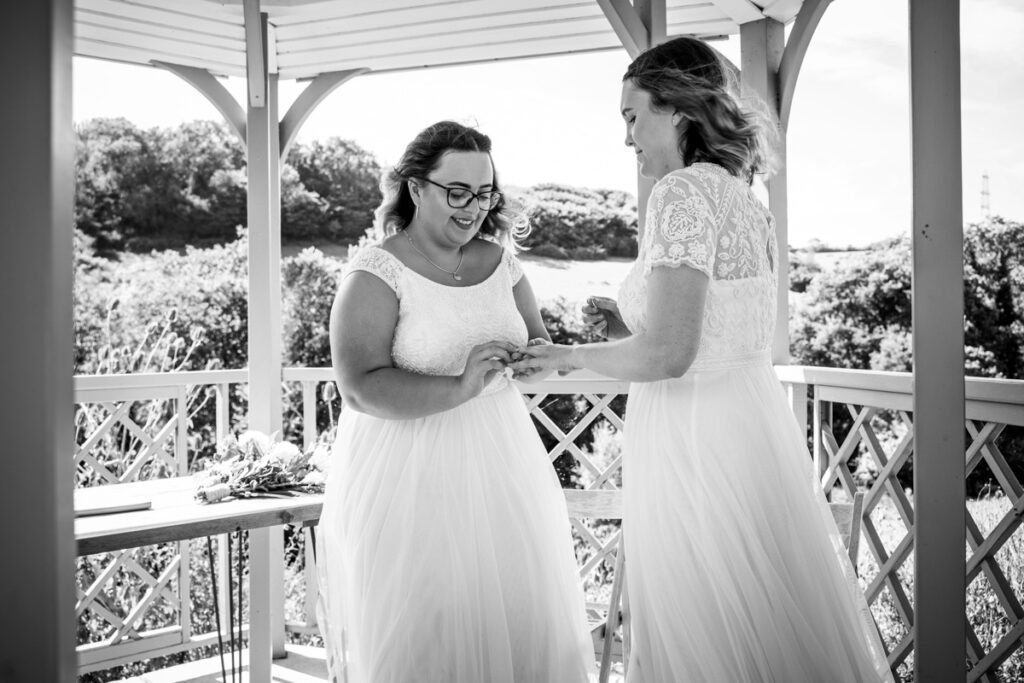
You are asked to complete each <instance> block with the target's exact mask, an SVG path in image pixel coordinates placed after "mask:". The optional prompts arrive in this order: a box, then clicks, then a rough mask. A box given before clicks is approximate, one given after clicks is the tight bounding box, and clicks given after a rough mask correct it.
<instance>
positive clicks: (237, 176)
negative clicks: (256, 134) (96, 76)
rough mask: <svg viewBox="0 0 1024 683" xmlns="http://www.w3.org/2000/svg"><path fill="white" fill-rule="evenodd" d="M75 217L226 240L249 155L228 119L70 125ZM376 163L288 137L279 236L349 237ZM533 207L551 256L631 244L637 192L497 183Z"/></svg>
mask: <svg viewBox="0 0 1024 683" xmlns="http://www.w3.org/2000/svg"><path fill="white" fill-rule="evenodd" d="M75 137H76V140H75V152H76V154H75V176H76V177H75V180H76V184H75V226H76V228H77V229H78V230H79V231H81V232H82V234H83V235H84V236H85V237H87V238H89V239H90V240H91V243H92V248H93V249H94V250H95V252H96V253H97V254H100V255H114V254H117V253H120V252H124V251H129V252H150V251H153V250H160V249H167V248H174V249H180V248H183V247H184V246H186V245H192V246H211V245H214V244H225V243H227V242H230V241H233V240H234V239H235V238H236V236H237V233H238V228H239V227H244V226H245V225H246V220H247V219H246V192H247V187H246V159H245V148H244V147H243V145H242V143H241V141H239V140H238V138H237V137H236V136H235V135H234V134H233V133H232V132H231V131H230V130H229V129H228V127H227V126H226V125H225V124H222V123H217V122H213V121H193V122H190V123H184V124H181V125H179V126H177V127H175V128H150V129H144V128H140V127H138V126H136V125H135V124H133V123H131V122H130V121H128V120H126V119H120V118H119V119H91V120H89V121H86V122H84V123H82V124H80V125H78V126H76V128H75ZM381 171H382V169H381V165H380V163H379V162H378V161H377V159H376V158H375V157H374V155H373V154H372V153H370V152H368V151H366V150H364V149H363V148H361V147H360V146H359V145H358V144H356V143H354V142H352V141H350V140H344V139H341V138H338V137H332V138H329V139H327V140H324V141H319V140H316V141H313V142H310V143H302V142H298V143H296V144H295V145H293V146H292V148H291V149H290V150H289V151H288V154H287V156H286V158H285V160H284V164H283V165H282V170H281V234H282V239H283V240H285V241H287V242H296V241H307V242H309V243H327V242H332V243H353V242H356V241H358V240H359V238H360V237H361V236H362V235H363V234H364V233H365V232H366V230H367V229H368V228H369V227H370V226H371V225H372V223H373V211H374V209H375V208H376V207H377V205H378V204H379V203H380V201H381V192H380V177H381ZM505 189H506V195H508V197H509V200H510V201H512V202H514V203H516V204H517V205H518V206H519V208H520V209H521V210H523V211H524V212H525V213H526V214H527V216H528V217H529V219H530V223H531V225H532V226H533V231H532V232H531V234H530V235H529V236H528V237H527V238H526V240H525V245H526V246H529V247H532V248H536V249H537V252H536V253H537V254H538V255H543V256H549V257H553V258H575V259H581V258H591V259H598V258H605V257H606V256H632V255H633V254H635V253H636V251H635V250H636V240H635V239H634V235H635V233H636V200H635V198H634V197H633V196H632V195H630V194H628V193H625V192H621V191H615V190H590V189H581V188H575V187H570V186H566V185H559V184H552V183H547V184H541V185H536V186H534V187H531V188H526V189H520V188H505Z"/></svg>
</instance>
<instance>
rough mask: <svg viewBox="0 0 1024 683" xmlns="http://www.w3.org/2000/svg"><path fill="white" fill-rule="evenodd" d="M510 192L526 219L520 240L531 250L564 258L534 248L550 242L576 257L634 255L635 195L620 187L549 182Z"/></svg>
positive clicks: (635, 247) (540, 254)
mask: <svg viewBox="0 0 1024 683" xmlns="http://www.w3.org/2000/svg"><path fill="white" fill-rule="evenodd" d="M510 194H513V195H515V199H516V200H517V201H519V202H520V203H521V204H522V205H523V206H524V207H525V210H526V213H527V216H528V217H529V219H530V225H531V232H530V234H529V235H528V236H527V238H526V240H525V241H524V245H525V246H527V247H530V248H531V253H534V254H537V255H539V256H551V257H553V258H560V257H561V258H565V257H562V256H560V254H561V252H559V251H556V250H550V251H547V252H544V253H541V252H538V249H541V248H545V247H547V246H550V247H557V248H559V249H561V250H564V251H565V253H566V256H568V257H569V258H576V259H594V258H604V255H608V256H635V255H636V251H637V246H636V231H637V230H636V226H637V213H636V201H635V200H634V199H633V198H632V196H630V195H627V194H626V193H624V192H617V191H612V190H585V189H579V188H575V187H570V186H568V185H557V184H551V183H548V184H541V185H535V186H533V187H531V188H529V189H527V190H524V191H519V192H516V191H510ZM577 250H579V251H577ZM598 254H600V255H598Z"/></svg>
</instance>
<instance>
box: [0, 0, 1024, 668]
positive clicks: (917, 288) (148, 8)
mask: <svg viewBox="0 0 1024 683" xmlns="http://www.w3.org/2000/svg"><path fill="white" fill-rule="evenodd" d="M829 1H830V0H703V1H701V0H634V1H633V2H630V1H629V0H582V1H576V2H570V1H569V0H457V1H455V2H451V1H448V2H439V1H437V0H262V1H261V0H176V1H175V2H172V3H168V2H162V1H160V0H39V1H37V2H26V3H16V4H15V5H14V6H11V7H9V8H8V9H9V17H10V18H11V19H12V21H10V22H8V23H7V24H6V26H7V28H6V29H5V30H4V36H3V40H2V41H0V45H2V46H0V54H2V56H3V58H4V59H3V62H4V63H5V64H7V65H8V70H9V72H11V74H12V76H11V77H10V78H8V84H9V85H8V90H7V93H8V94H7V95H6V96H5V98H4V100H5V101H4V105H3V107H2V113H0V122H2V126H0V129H2V130H4V131H7V132H6V134H5V136H4V139H5V141H6V147H5V148H6V150H7V152H6V154H5V160H4V171H3V174H2V182H0V207H2V212H3V213H2V215H3V233H2V235H3V240H4V246H5V248H4V249H2V250H0V282H2V286H0V291H2V292H3V297H2V301H3V319H4V320H5V327H4V332H5V334H3V339H2V341H0V355H2V361H0V362H2V364H3V374H2V376H3V377H4V382H5V389H6V394H7V396H9V397H10V398H9V399H8V400H7V402H6V404H5V406H4V410H3V411H2V413H0V424H2V425H3V433H4V434H5V435H6V437H7V438H8V441H7V444H8V446H7V449H6V450H7V453H6V454H5V457H4V458H3V465H2V468H3V469H2V472H3V477H2V480H3V481H4V482H5V483H6V484H7V486H6V494H5V495H4V496H2V499H3V507H2V510H3V517H2V519H3V520H4V521H5V523H6V526H7V528H8V529H9V532H8V535H7V542H6V544H5V547H6V548H7V552H6V557H7V558H8V559H5V561H4V565H3V567H4V569H3V576H2V585H3V586H4V587H5V589H4V595H5V599H4V603H5V606H6V607H7V608H8V617H7V622H8V624H9V625H10V626H12V628H8V629H6V632H5V635H4V637H3V639H2V645H0V647H2V651H3V655H2V657H0V678H4V680H14V681H21V680H25V681H29V680H32V681H43V680H45V681H58V680H59V681H70V680H72V679H73V678H74V677H75V674H76V661H75V636H74V626H73V625H74V613H75V610H74V606H75V594H74V587H73V584H72V579H71V577H72V575H73V558H74V554H75V542H74V538H73V521H72V519H73V517H72V491H71V487H72V477H71V471H70V467H69V465H70V460H69V453H71V452H73V450H74V448H73V444H72V441H71V429H70V425H71V424H72V406H73V385H72V368H71V363H70V361H71V348H72V342H71V340H72V318H71V285H72V282H71V281H72V257H71V230H70V227H71V225H72V200H73V168H74V159H73V154H74V140H73V136H72V125H71V92H72V90H71V61H72V59H71V58H72V55H82V56H89V57H96V58H102V59H110V60H116V61H121V62H128V63H134V64H141V65H149V66H152V67H155V68H161V69H166V70H169V71H171V72H173V73H175V74H177V75H178V76H180V77H181V78H183V79H185V80H186V81H188V82H189V83H191V84H192V85H193V86H194V87H196V88H197V89H198V90H200V91H201V92H202V93H203V94H204V95H205V96H206V97H207V98H208V99H209V100H210V101H211V102H212V103H213V104H214V105H215V106H216V108H217V109H218V110H219V111H220V112H221V113H222V114H223V116H224V118H225V120H226V121H227V122H228V124H229V125H230V127H231V128H232V129H233V130H234V132H235V133H236V134H237V135H238V136H239V137H240V138H241V140H242V141H243V142H244V144H245V145H246V148H247V150H248V173H249V184H248V187H249V195H248V227H249V249H250V252H249V265H250V268H249V368H248V384H249V388H250V389H249V390H250V407H249V410H250V415H249V423H250V425H251V426H252V427H253V428H255V429H261V430H265V431H268V432H269V431H272V430H273V429H275V428H276V427H277V426H278V425H280V422H281V391H280V383H281V379H282V372H283V369H282V361H281V357H282V354H281V346H280V340H281V312H280V290H281V283H280V262H281V258H280V256H281V255H280V213H281V212H280V167H281V159H282V156H283V155H284V154H285V152H286V151H287V149H288V147H289V146H290V145H291V144H292V142H293V141H294V140H295V137H296V134H297V132H298V130H299V129H300V128H301V126H302V124H303V122H304V121H305V120H306V119H307V117H308V116H309V114H310V112H311V111H313V109H314V108H315V107H316V106H317V104H318V103H320V102H321V101H322V100H323V99H324V98H325V97H326V96H327V95H328V94H329V93H331V92H332V91H334V90H335V89H336V88H338V87H339V86H342V85H343V84H344V83H345V82H346V81H348V80H350V79H352V78H355V77H360V78H363V77H372V75H373V74H375V73H381V72H388V71H396V70H409V69H420V68H425V67H427V68H429V67H438V66H448V65H458V64H471V63H480V62H490V61H494V60H504V59H516V58H525V57H535V56H541V55H561V54H571V53H579V52H587V51H595V50H621V49H625V50H626V51H627V52H628V53H629V54H630V55H635V54H637V53H639V52H640V51H642V50H644V49H645V48H647V47H649V46H652V45H655V44H657V43H659V42H661V41H664V40H665V39H666V38H669V37H672V36H676V35H694V36H699V37H707V38H711V37H717V36H722V35H730V34H739V36H740V39H741V53H742V61H741V64H740V68H741V75H742V82H743V84H744V87H746V88H749V89H750V90H751V91H753V92H756V93H758V94H760V95H761V97H763V98H764V100H765V101H766V102H767V103H768V104H769V106H770V107H771V108H772V109H773V110H774V111H775V112H776V113H777V115H778V120H779V123H780V129H781V132H782V133H783V135H782V139H783V141H784V140H785V130H786V127H787V124H788V121H789V112H790V108H791V106H792V102H793V96H794V92H795V88H796V84H797V76H798V73H799V71H800V66H801V63H802V61H803V58H804V55H805V53H806V50H807V47H808V45H809V43H810V40H811V38H812V35H813V33H814V30H815V27H816V26H817V24H818V22H819V20H820V18H821V17H822V15H823V13H824V12H825V11H826V9H827V7H828V4H829ZM907 5H908V6H909V12H910V67H911V79H910V81H911V82H910V92H911V112H912V148H911V150H908V152H909V153H910V155H911V160H912V164H913V223H912V225H911V226H910V228H911V234H912V237H913V239H912V242H913V284H914V287H913V329H914V343H913V353H914V373H913V376H912V378H899V379H898V381H897V380H892V381H891V382H890V381H889V380H886V382H889V383H888V384H885V383H884V382H883V384H882V385H880V388H879V387H875V389H877V391H878V392H881V393H885V392H888V393H889V394H891V395H896V394H899V393H900V392H903V394H905V398H906V401H907V402H909V405H908V406H907V407H906V410H908V411H909V410H912V412H913V415H914V421H913V449H914V451H915V452H916V453H918V454H926V457H918V458H917V460H916V461H915V468H914V479H915V481H914V483H915V487H914V492H915V496H914V505H913V513H912V518H913V522H912V527H913V533H912V534H911V536H912V539H911V542H910V544H911V546H912V549H913V550H914V551H915V553H916V555H915V558H914V576H915V581H914V599H913V607H912V613H911V616H910V618H909V623H910V634H909V635H908V637H907V639H905V642H904V643H903V644H902V645H901V646H900V648H899V651H898V652H896V653H895V654H891V656H890V661H896V662H897V663H898V662H901V661H903V660H904V659H905V658H906V657H907V654H908V653H909V652H911V651H913V652H914V655H915V657H914V671H915V675H916V679H917V680H920V681H928V682H929V683H931V682H939V681H963V680H965V678H967V679H968V680H975V679H978V678H985V679H986V680H988V679H989V677H990V675H991V674H988V673H985V671H987V669H984V670H981V669H978V667H977V662H979V660H980V661H982V662H987V663H988V665H991V666H995V665H997V664H998V660H1000V658H1001V657H1005V656H1006V653H1007V652H1012V651H1013V649H1014V648H1015V647H1016V645H1017V644H1019V641H1020V637H1021V633H1020V631H1021V629H1022V624H1024V621H1020V618H1021V616H1022V615H1020V614H1018V615H1017V617H1018V622H1017V623H1016V624H1015V625H1014V626H1013V630H1012V632H1011V633H1010V636H1009V641H1008V642H1009V644H1008V645H1006V646H1004V647H1002V650H1001V651H1000V652H997V653H995V654H994V655H993V654H992V653H985V652H977V651H971V648H970V642H969V638H968V634H967V631H966V629H965V612H964V609H965V608H964V595H965V585H966V579H965V577H967V576H968V575H969V572H970V571H971V567H970V566H969V565H968V562H967V561H966V560H965V553H964V549H965V539H968V540H971V539H969V538H968V536H967V531H968V528H967V525H966V523H965V487H964V476H965V460H964V455H965V443H964V441H965V439H964V431H965V430H964V424H965V419H967V417H969V413H970V409H969V405H970V400H971V398H972V395H971V392H970V391H967V396H966V398H965V380H964V373H963V367H964V364H963V326H962V322H963V301H962V299H963V296H962V282H963V268H962V243H963V234H962V207H961V199H960V198H961V157H960V145H959V144H958V141H959V140H960V50H959V41H960V34H959V29H960V22H959V10H960V8H959V2H957V0H909V2H908V3H907ZM903 8H904V5H902V4H899V6H898V7H893V11H906V10H904V9H903ZM885 19H886V18H885V17H878V21H885ZM790 24H791V26H789V28H788V31H787V25H790ZM787 33H788V39H787V38H786V35H787ZM224 75H230V76H239V77H244V78H245V79H246V81H247V93H246V97H245V101H244V102H238V101H236V100H235V99H234V98H233V97H232V96H231V95H230V93H229V92H228V91H227V90H226V89H225V88H224V86H223V85H222V84H221V82H220V81H219V80H218V77H220V76H224ZM610 77H615V75H614V74H613V75H610ZM281 80H300V81H304V82H305V83H306V85H305V89H304V90H303V91H302V92H301V94H300V95H299V97H298V98H297V99H296V101H295V102H294V104H292V106H291V107H290V108H289V109H288V111H287V112H284V113H283V115H282V114H281V112H279V110H278V83H279V81H281ZM783 146H784V142H783ZM783 152H784V149H783ZM638 189H639V198H640V205H641V216H642V214H643V199H644V195H645V193H646V191H647V190H648V189H649V186H647V185H645V183H643V182H639V186H638ZM769 196H770V202H771V209H772V210H773V212H774V213H775V216H776V218H777V222H778V239H779V245H780V253H787V252H786V249H785V247H786V245H787V231H786V215H787V211H786V173H785V170H784V169H783V171H782V173H781V174H780V175H778V176H776V177H775V178H773V179H772V180H771V182H770V185H769ZM641 224H642V221H641ZM782 266H783V268H782V273H781V277H780V284H779V307H778V320H779V324H778V326H777V327H778V333H777V338H776V346H775V348H776V362H777V364H778V365H780V366H783V365H785V364H786V363H787V362H788V358H787V348H788V340H787V325H786V316H787V281H788V278H787V277H786V264H785V263H783V264H782ZM781 370H782V371H781V372H780V375H781V376H782V377H783V378H784V379H785V378H786V377H787V375H786V373H785V372H784V371H785V368H782V369H781ZM810 376H811V375H808V374H807V373H804V374H802V375H800V376H799V377H796V375H793V373H790V375H789V380H788V381H789V383H790V384H791V385H792V386H793V387H795V390H794V391H795V393H794V405H798V404H800V403H801V402H802V401H803V400H804V399H805V397H806V393H802V394H801V387H803V389H802V391H803V392H806V384H808V383H814V381H812V380H811V379H808V377H810ZM821 377H824V375H822V376H821ZM904 380H905V381H904ZM820 381H822V382H824V381H825V380H824V379H822V380H820ZM844 381H845V380H844ZM841 385H842V382H838V383H837V384H836V386H837V387H838V388H839V389H842V388H843V387H842V386H841ZM897 385H898V386H897ZM851 391H852V389H851ZM979 391H980V390H979ZM987 391H988V390H985V391H983V392H982V395H981V399H984V400H987V401H989V402H992V401H994V400H995V399H992V396H991V395H990V394H989V393H986V392H987ZM999 391H1001V392H1002V394H1000V396H1002V395H1005V396H1006V397H1007V398H1006V399H1005V401H1002V403H1004V404H1006V405H1011V406H1013V410H1014V411H1015V412H1014V413H1013V415H1014V417H1012V418H1009V419H1008V420H1007V421H1010V422H1013V420H1018V419H1020V418H1019V415H1020V406H1021V404H1024V399H1022V397H1021V396H1020V393H1021V392H1020V388H1019V387H1009V388H1006V387H1004V388H1002V389H999ZM840 394H841V392H840ZM903 394H901V395H903ZM1011 394H1014V395H1015V396H1016V398H1014V397H1013V396H1011ZM837 395H838V394H837ZM974 399H976V400H980V399H978V395H977V392H975V395H974ZM965 400H966V401H967V402H966V403H965ZM996 402H999V401H996ZM1002 403H1001V405H1002ZM803 419H805V420H806V414H804V416H803ZM816 422H817V421H816ZM1013 423H1014V424H1017V422H1013ZM984 446H985V444H984V443H982V446H979V449H981V448H983V447H984ZM970 456H971V454H970V453H968V457H969V458H970ZM836 457H838V456H836V454H834V453H828V454H825V455H823V456H822V458H820V459H819V462H820V465H821V467H822V472H823V473H825V471H826V470H829V471H830V472H831V473H832V474H835V472H836V467H837V463H836V461H835V458H836ZM830 459H831V461H830ZM840 459H841V458H840ZM840 464H841V463H840ZM830 468H831V469H830ZM888 474H892V475H893V476H894V475H895V472H889V473H888ZM833 479H834V477H833ZM1017 493H1018V494H1019V492H1017ZM1014 506H1015V510H1016V513H1015V514H1016V515H1017V517H1019V515H1020V513H1021V504H1020V499H1019V498H1015V499H1014ZM1007 519H1008V520H1009V521H1008V522H1007V524H1013V519H1014V517H1013V515H1009V516H1008V517H1007ZM1017 524H1019V520H1018V522H1017ZM1014 528H1016V527H1015V526H1014V527H1011V528H1010V532H1011V533H1012V531H1013V529H1014ZM251 542H252V546H251V547H252V566H253V571H252V584H251V591H252V596H251V601H252V602H251V604H253V605H254V609H253V612H252V616H251V631H250V637H251V641H250V647H251V652H252V653H253V654H252V660H251V662H250V673H251V675H252V680H258V681H268V680H269V668H270V661H271V656H272V653H273V652H274V651H275V650H279V649H280V648H281V646H280V643H279V634H281V633H283V630H282V629H280V628H278V627H277V626H276V625H275V624H274V623H273V618H272V616H271V614H270V613H269V610H267V613H264V612H263V611H261V608H259V607H258V606H259V605H270V604H271V601H272V600H273V594H274V592H275V591H279V590H280V569H279V567H278V568H275V562H273V561H272V558H273V557H275V555H276V557H278V558H280V555H281V534H280V533H279V532H278V533H275V532H274V531H273V530H272V529H264V530H261V531H258V532H256V531H254V532H253V533H252V536H251ZM978 545H979V543H974V542H972V543H971V546H972V547H975V548H976V547H978ZM996 549H997V548H996ZM904 550H905V552H909V550H906V549H904ZM990 550H991V552H995V549H990ZM987 553H988V551H986V553H983V556H982V558H981V560H980V562H985V561H987V560H988V559H990V555H989V554H987ZM902 557H904V558H905V557H906V554H903V555H902ZM12 559H16V560H17V561H16V562H13V561H11V560H12ZM26 564H27V565H28V566H30V567H32V569H33V570H32V571H25V566H26ZM276 564H280V563H279V562H278V563H276ZM977 564H978V563H977V562H976V563H975V567H974V571H975V572H976V571H977V566H976V565H977ZM895 570H896V567H886V568H885V572H883V574H885V573H886V572H893V573H894V572H895ZM884 578H886V575H884V576H883V579H884ZM906 607H908V608H909V607H910V605H909V604H907V605H906ZM905 616H906V615H905ZM1014 633H1016V634H1017V635H1016V637H1013V636H1014ZM968 660H971V661H973V662H975V663H976V665H975V669H976V670H972V672H971V674H970V675H969V674H968V672H967V664H966V663H967V661H968ZM990 660H991V661H990ZM993 662H995V663H994V664H993ZM992 680H994V679H992Z"/></svg>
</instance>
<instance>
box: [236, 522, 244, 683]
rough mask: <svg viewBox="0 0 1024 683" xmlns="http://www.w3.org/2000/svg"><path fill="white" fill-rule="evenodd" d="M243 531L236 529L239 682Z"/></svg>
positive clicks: (239, 671) (239, 669)
mask: <svg viewBox="0 0 1024 683" xmlns="http://www.w3.org/2000/svg"><path fill="white" fill-rule="evenodd" d="M244 533H245V532H244V531H242V530H241V529H239V530H238V680H239V683H241V680H242V634H243V630H242V629H243V624H244V622H243V621H242V567H243V566H244V564H243V558H242V541H243V540H244V539H245V536H244V535H243V534H244Z"/></svg>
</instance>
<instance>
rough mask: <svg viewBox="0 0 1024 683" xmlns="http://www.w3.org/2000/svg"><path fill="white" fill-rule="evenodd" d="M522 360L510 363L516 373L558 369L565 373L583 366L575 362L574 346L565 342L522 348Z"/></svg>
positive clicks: (559, 371) (561, 373) (559, 372)
mask: <svg viewBox="0 0 1024 683" xmlns="http://www.w3.org/2000/svg"><path fill="white" fill-rule="evenodd" d="M522 351H523V353H524V356H523V358H522V359H521V360H518V361H514V362H512V363H511V364H509V367H510V368H512V371H513V372H514V373H534V372H543V371H547V372H551V371H557V372H558V374H559V375H565V374H568V373H570V372H572V371H573V370H579V369H580V368H581V367H582V366H580V365H576V364H575V363H574V362H573V347H572V346H566V345H564V344H538V345H536V346H527V347H526V348H525V349H522Z"/></svg>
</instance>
